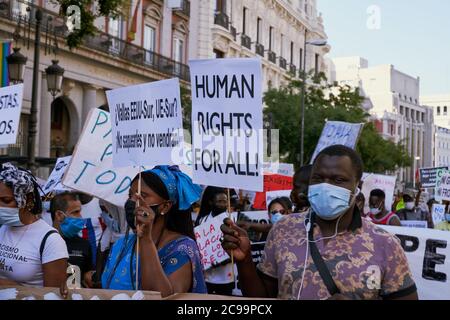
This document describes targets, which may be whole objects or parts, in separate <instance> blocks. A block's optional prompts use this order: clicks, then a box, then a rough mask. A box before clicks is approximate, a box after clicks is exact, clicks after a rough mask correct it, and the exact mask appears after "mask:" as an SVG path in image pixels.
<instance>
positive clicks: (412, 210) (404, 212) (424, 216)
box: [397, 190, 434, 229]
mask: <svg viewBox="0 0 450 320" xmlns="http://www.w3.org/2000/svg"><path fill="white" fill-rule="evenodd" d="M419 197H420V191H419V193H418V194H417V196H416V199H414V191H412V190H407V191H405V192H404V193H403V202H404V203H405V208H403V209H400V210H399V211H397V216H398V217H399V218H400V220H412V221H427V222H428V228H431V229H433V228H434V225H433V218H432V216H431V212H427V211H426V210H423V208H421V207H420V206H418V202H419Z"/></svg>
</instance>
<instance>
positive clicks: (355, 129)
mask: <svg viewBox="0 0 450 320" xmlns="http://www.w3.org/2000/svg"><path fill="white" fill-rule="evenodd" d="M362 127H363V124H362V123H348V122H341V121H327V122H326V123H325V127H324V128H323V130H322V134H321V135H320V139H319V142H318V143H317V146H316V149H315V150H314V153H313V156H312V158H311V164H312V163H313V162H314V159H315V158H316V157H317V155H318V154H319V152H320V151H322V150H323V149H325V148H326V147H329V146H332V145H336V144H342V145H344V146H347V147H349V148H352V149H354V148H355V146H356V143H357V142H358V138H359V134H360V133H361V129H362Z"/></svg>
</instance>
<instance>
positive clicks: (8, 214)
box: [0, 207, 23, 227]
mask: <svg viewBox="0 0 450 320" xmlns="http://www.w3.org/2000/svg"><path fill="white" fill-rule="evenodd" d="M0 225H5V226H11V227H21V226H23V223H22V221H20V218H19V208H6V207H0Z"/></svg>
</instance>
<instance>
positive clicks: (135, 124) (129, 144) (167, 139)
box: [106, 78, 183, 167]
mask: <svg viewBox="0 0 450 320" xmlns="http://www.w3.org/2000/svg"><path fill="white" fill-rule="evenodd" d="M106 96H107V98H108V104H109V106H110V110H111V123H112V137H113V139H112V156H113V165H114V166H115V167H127V166H133V165H148V166H155V165H178V164H181V163H182V162H178V161H174V160H176V158H175V159H173V158H172V153H173V152H181V149H182V148H183V130H182V129H183V125H182V110H181V102H180V85H179V82H178V79H177V78H174V79H169V80H161V81H155V82H150V83H144V84H139V85H134V86H129V87H123V88H118V89H114V90H109V91H106ZM174 149H175V150H174Z"/></svg>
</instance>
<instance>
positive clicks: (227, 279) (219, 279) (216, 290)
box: [196, 186, 235, 296]
mask: <svg viewBox="0 0 450 320" xmlns="http://www.w3.org/2000/svg"><path fill="white" fill-rule="evenodd" d="M227 207H228V194H227V191H226V189H224V188H218V187H211V186H209V187H207V188H206V189H205V190H204V192H203V195H202V200H201V204H200V213H199V216H198V218H197V221H196V226H199V225H201V224H203V223H206V222H207V221H208V220H211V219H213V218H214V217H217V216H218V215H220V214H222V213H224V212H226V211H227ZM208 210H209V212H208ZM232 268H233V264H232V263H231V262H230V261H228V262H226V263H225V264H222V265H217V266H213V267H212V268H210V269H208V270H206V271H205V281H206V286H207V288H208V293H210V294H219V295H227V296H231V295H232V293H233V289H234V287H235V284H234V279H233V277H232V274H233V272H232V271H233V269H232Z"/></svg>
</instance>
